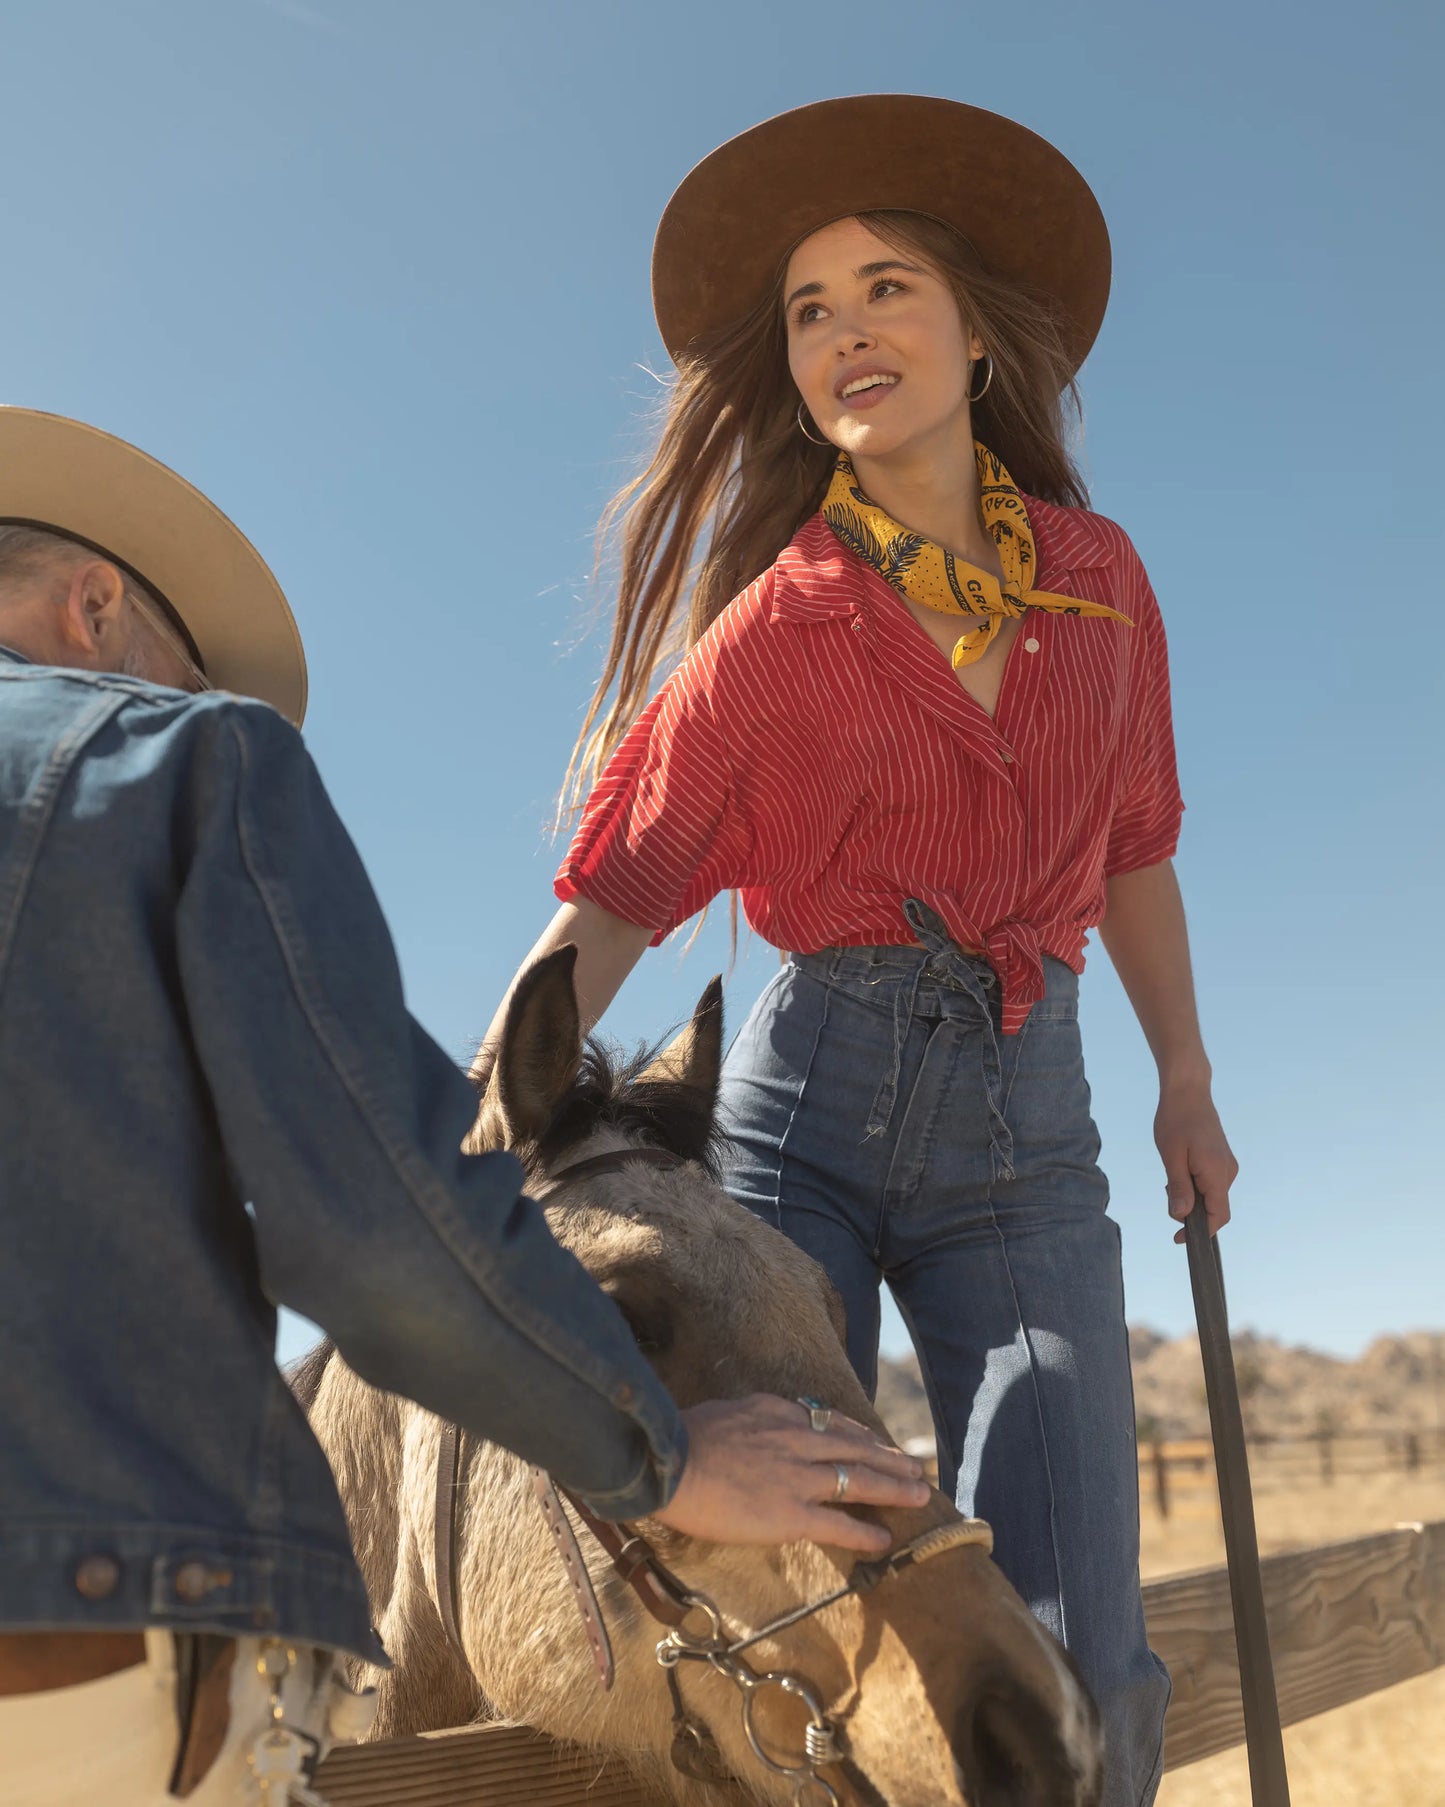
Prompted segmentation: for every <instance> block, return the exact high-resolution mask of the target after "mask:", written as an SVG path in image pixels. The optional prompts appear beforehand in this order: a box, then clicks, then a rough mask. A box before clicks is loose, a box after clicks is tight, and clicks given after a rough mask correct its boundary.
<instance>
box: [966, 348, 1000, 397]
mask: <svg viewBox="0 0 1445 1807" xmlns="http://www.w3.org/2000/svg"><path fill="white" fill-rule="evenodd" d="M979 362H980V363H984V362H987V364H988V375H987V376H986V377H985V378H984V379H983V388H982V389H980V390H979V392H978V394H977V395H968V392H967V391H966V390H965V392H964V393H965V395H967V396H968V400H969V401H971V402H981V401H982V400H983V398H984V397H985V396H986V395H987V394H988V392H989V389H990V388H991V387H992V385H993V353H992V352H988V351H986V352H985V353H984V354H983V357H982V358H980V359H979ZM968 374H969V379H970V381H971V380H972V378H973V372H972V371H971V370H970V371H969V373H968Z"/></svg>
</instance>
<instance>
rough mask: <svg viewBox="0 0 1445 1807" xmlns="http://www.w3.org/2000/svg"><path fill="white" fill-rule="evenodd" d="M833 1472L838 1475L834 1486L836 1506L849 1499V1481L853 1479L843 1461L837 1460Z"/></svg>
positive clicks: (834, 1502)
mask: <svg viewBox="0 0 1445 1807" xmlns="http://www.w3.org/2000/svg"><path fill="white" fill-rule="evenodd" d="M833 1473H834V1474H835V1475H837V1477H838V1479H837V1482H836V1484H835V1485H834V1488H833V1504H834V1505H835V1506H836V1505H839V1504H840V1503H841V1502H842V1501H843V1500H846V1499H847V1497H848V1483H849V1481H850V1480H851V1479H852V1476H851V1475H850V1474H849V1473H848V1470H847V1469H846V1468H845V1467H844V1466H843V1464H842V1463H841V1462H835V1463H834V1464H833Z"/></svg>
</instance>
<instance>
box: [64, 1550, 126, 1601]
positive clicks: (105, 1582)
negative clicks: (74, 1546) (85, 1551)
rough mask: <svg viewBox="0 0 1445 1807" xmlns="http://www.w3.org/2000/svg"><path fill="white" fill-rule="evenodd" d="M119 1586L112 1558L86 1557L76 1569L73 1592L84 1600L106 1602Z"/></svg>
mask: <svg viewBox="0 0 1445 1807" xmlns="http://www.w3.org/2000/svg"><path fill="white" fill-rule="evenodd" d="M119 1586H120V1564H119V1563H118V1562H117V1561H116V1559H115V1558H114V1556H87V1557H86V1558H85V1559H84V1560H83V1561H82V1562H81V1563H80V1564H79V1566H78V1567H77V1568H76V1571H75V1591H76V1593H78V1594H80V1595H81V1596H82V1597H83V1598H84V1599H86V1600H108V1599H109V1598H110V1597H111V1595H112V1594H113V1593H114V1592H115V1590H116V1589H117V1588H118V1587H119Z"/></svg>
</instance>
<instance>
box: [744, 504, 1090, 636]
mask: <svg viewBox="0 0 1445 1807" xmlns="http://www.w3.org/2000/svg"><path fill="white" fill-rule="evenodd" d="M1024 503H1025V506H1026V507H1027V508H1028V511H1029V525H1030V527H1032V529H1033V534H1034V546H1035V548H1036V549H1037V552H1038V561H1039V565H1038V578H1037V587H1038V588H1039V589H1041V590H1060V591H1063V592H1065V593H1066V592H1067V590H1068V587H1069V586H1068V584H1067V582H1066V581H1065V580H1064V573H1066V572H1069V571H1090V570H1097V569H1098V568H1100V567H1101V566H1104V565H1110V564H1112V563H1113V562H1114V547H1113V544H1112V542H1111V540H1110V539H1109V536H1108V534H1107V533H1106V532H1105V529H1104V526H1103V523H1102V522H1101V521H1100V519H1099V517H1098V516H1097V515H1094V514H1090V513H1089V511H1088V510H1087V509H1083V508H1059V507H1056V506H1055V505H1054V504H1053V503H1052V502H1041V501H1039V499H1038V498H1037V497H1036V496H1025V498H1024ZM773 572H774V583H773V596H772V609H771V619H772V620H773V621H792V622H809V621H826V620H828V619H830V618H831V617H834V616H839V615H851V614H854V613H855V612H856V611H857V609H858V608H859V606H860V605H861V603H862V600H863V598H864V596H865V595H866V593H867V588H868V585H867V574H866V571H865V567H864V566H863V564H862V563H861V561H860V560H858V559H857V558H855V557H854V556H853V554H852V553H851V552H849V551H848V550H847V548H846V547H845V546H844V545H843V544H842V542H841V541H840V540H839V539H838V538H837V536H836V535H835V534H834V532H833V530H832V529H831V528H830V527H829V526H828V524H827V522H826V521H825V520H824V519H823V517H822V515H821V514H815V515H812V516H810V517H809V519H808V520H806V521H804V523H803V525H802V526H801V527H800V528H799V529H798V531H797V533H796V534H795V535H794V537H793V539H792V540H791V542H790V543H789V544H788V545H787V546H785V547H784V548H783V551H782V553H781V554H780V555H779V557H778V560H777V563H776V564H775V565H774V566H773Z"/></svg>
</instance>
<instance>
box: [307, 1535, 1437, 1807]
mask: <svg viewBox="0 0 1445 1807" xmlns="http://www.w3.org/2000/svg"><path fill="white" fill-rule="evenodd" d="M1263 1568H1264V1590H1265V1602H1266V1606H1267V1609H1268V1613H1269V1629H1270V1644H1271V1646H1272V1648H1273V1651H1274V1663H1275V1677H1276V1681H1277V1683H1278V1688H1279V1705H1280V1715H1281V1718H1282V1719H1283V1720H1284V1723H1285V1724H1286V1725H1293V1724H1295V1723H1296V1722H1297V1721H1298V1720H1301V1719H1309V1718H1312V1717H1313V1716H1314V1715H1315V1714H1316V1713H1327V1712H1329V1711H1330V1710H1331V1709H1332V1708H1334V1707H1341V1706H1345V1705H1347V1704H1348V1702H1350V1701H1352V1700H1358V1699H1360V1698H1361V1697H1362V1696H1364V1695H1367V1694H1373V1693H1376V1692H1377V1691H1378V1690H1379V1689H1381V1688H1389V1687H1393V1686H1394V1684H1395V1683H1396V1682H1402V1681H1408V1680H1409V1679H1410V1678H1411V1677H1412V1676H1416V1675H1423V1674H1424V1673H1425V1672H1426V1671H1427V1670H1430V1669H1434V1668H1436V1667H1438V1666H1439V1665H1440V1664H1441V1663H1442V1662H1445V1520H1442V1521H1440V1522H1439V1523H1436V1524H1430V1525H1403V1526H1401V1527H1399V1528H1398V1529H1397V1530H1394V1531H1384V1532H1381V1533H1379V1534H1378V1535H1377V1536H1374V1537H1357V1538H1353V1539H1351V1540H1350V1541H1349V1542H1348V1543H1337V1544H1326V1545H1323V1546H1321V1547H1319V1548H1316V1549H1310V1550H1298V1551H1294V1552H1291V1553H1290V1554H1288V1555H1283V1556H1270V1557H1267V1558H1266V1559H1265V1561H1264V1564H1263ZM1144 1610H1145V1615H1146V1617H1147V1619H1148V1622H1149V1641H1150V1643H1151V1644H1152V1645H1153V1647H1154V1649H1155V1650H1157V1651H1158V1652H1159V1654H1160V1656H1161V1657H1163V1659H1164V1661H1165V1662H1166V1663H1167V1664H1168V1666H1169V1672H1170V1675H1171V1676H1172V1677H1173V1680H1174V1698H1173V1701H1172V1702H1171V1704H1170V1708H1169V1718H1168V1722H1167V1725H1166V1727H1165V1759H1164V1761H1165V1768H1166V1769H1178V1768H1179V1767H1180V1766H1181V1765H1183V1764H1186V1763H1195V1762H1198V1760H1199V1759H1200V1758H1201V1757H1209V1756H1213V1755H1214V1754H1215V1753H1216V1752H1217V1751H1223V1750H1229V1749H1230V1748H1231V1747H1232V1746H1234V1745H1237V1744H1240V1743H1242V1742H1243V1739H1244V1721H1243V1717H1242V1714H1241V1710H1240V1701H1239V1668H1238V1664H1237V1662H1236V1659H1235V1652H1234V1627H1233V1620H1232V1618H1231V1614H1230V1606H1229V1584H1228V1577H1227V1575H1226V1572H1225V1570H1224V1569H1222V1568H1217V1569H1200V1570H1198V1571H1197V1572H1195V1573H1193V1574H1188V1575H1170V1576H1168V1577H1167V1578H1166V1579H1164V1580H1162V1581H1151V1582H1149V1583H1147V1584H1146V1585H1145V1588H1144ZM318 1786H319V1787H320V1788H321V1790H322V1792H323V1793H324V1794H325V1796H326V1798H327V1799H328V1801H329V1802H330V1803H331V1807H661V1802H660V1797H658V1796H656V1795H652V1794H647V1793H645V1792H643V1791H641V1790H640V1789H639V1786H638V1783H637V1781H636V1779H635V1778H634V1777H632V1775H631V1774H630V1772H628V1771H627V1770H626V1769H625V1768H624V1767H623V1766H622V1765H621V1764H619V1763H615V1762H612V1761H603V1760H600V1759H599V1758H598V1757H596V1756H595V1755H593V1754H590V1753H587V1752H584V1751H579V1750H575V1749H569V1748H567V1747H565V1746H562V1745H558V1744H554V1743H553V1742H552V1741H551V1740H549V1739H546V1738H543V1737H541V1736H540V1735H539V1734H538V1733H536V1732H530V1731H527V1730H525V1729H524V1728H520V1727H503V1726H481V1727H474V1728H470V1729H468V1730H465V1731H458V1732H447V1733H441V1734H439V1735H437V1736H434V1737H430V1738H401V1739H396V1740H394V1741H393V1742H390V1743H385V1744H369V1745H360V1746H354V1747H352V1748H350V1749H344V1750H339V1751H336V1752H335V1753H334V1754H333V1755H332V1756H331V1757H330V1759H329V1760H328V1761H327V1762H326V1763H325V1764H324V1765H323V1766H322V1769H321V1772H320V1776H319V1778H318Z"/></svg>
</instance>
